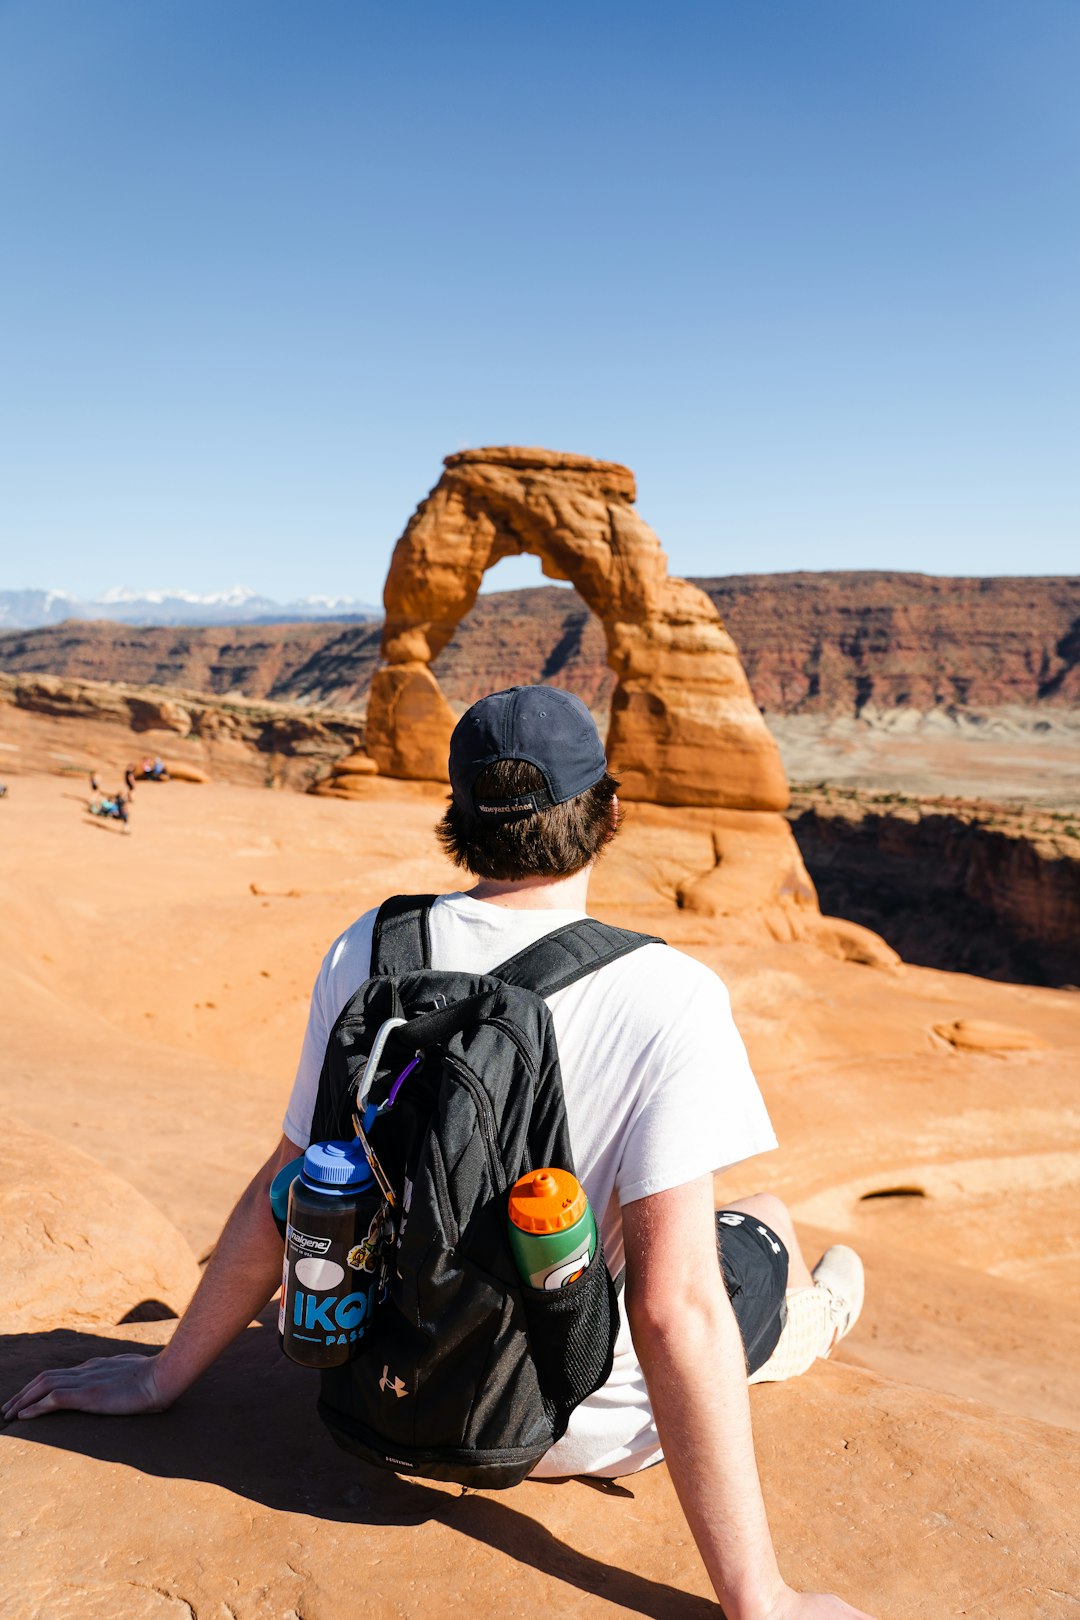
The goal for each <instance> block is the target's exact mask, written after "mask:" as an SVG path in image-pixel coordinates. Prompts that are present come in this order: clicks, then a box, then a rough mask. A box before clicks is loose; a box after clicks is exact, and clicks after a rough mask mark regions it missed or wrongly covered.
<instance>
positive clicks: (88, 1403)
mask: <svg viewBox="0 0 1080 1620" xmlns="http://www.w3.org/2000/svg"><path fill="white" fill-rule="evenodd" d="M157 1359H158V1358H157V1356H140V1355H126V1356H95V1357H94V1358H93V1360H91V1361H83V1362H80V1363H79V1365H78V1366H77V1367H57V1368H54V1369H53V1371H51V1372H43V1373H38V1375H37V1377H36V1378H32V1379H31V1380H30V1382H29V1383H28V1384H27V1385H26V1386H25V1387H24V1388H23V1389H20V1390H19V1393H18V1394H17V1395H13V1396H12V1397H11V1399H10V1400H7V1401H5V1402H4V1405H3V1413H4V1418H5V1420H6V1421H7V1422H11V1421H12V1420H13V1419H15V1418H34V1417H44V1415H45V1413H46V1412H63V1411H69V1412H107V1413H110V1414H111V1415H113V1416H123V1415H125V1414H129V1413H133V1412H163V1411H164V1410H165V1408H166V1407H167V1406H169V1405H170V1400H169V1399H167V1398H166V1397H165V1396H164V1394H163V1393H162V1391H161V1389H160V1388H159V1385H158V1380H157V1377H156V1372H155V1363H156V1362H157Z"/></svg>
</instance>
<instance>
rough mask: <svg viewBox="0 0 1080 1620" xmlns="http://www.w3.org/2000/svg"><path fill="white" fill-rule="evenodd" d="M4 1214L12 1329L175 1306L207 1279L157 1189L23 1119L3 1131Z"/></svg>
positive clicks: (4, 1278) (106, 1320)
mask: <svg viewBox="0 0 1080 1620" xmlns="http://www.w3.org/2000/svg"><path fill="white" fill-rule="evenodd" d="M136 1151H137V1149H136ZM0 1224H2V1228H3V1233H4V1237H3V1245H4V1264H3V1268H2V1269H0V1330H2V1331H3V1332H5V1333H19V1332H28V1333H29V1332H36V1331H38V1330H41V1329H47V1328H52V1327H55V1326H56V1325H57V1324H58V1323H60V1322H63V1323H64V1324H65V1325H66V1326H69V1327H97V1326H105V1327H111V1326H112V1325H113V1324H115V1323H117V1322H121V1321H124V1320H126V1319H128V1318H130V1317H131V1316H132V1314H133V1313H134V1315H135V1318H136V1319H138V1317H139V1316H140V1315H141V1316H145V1317H149V1316H157V1317H164V1316H170V1315H172V1316H176V1315H178V1314H179V1313H180V1312H181V1311H182V1310H183V1308H184V1306H185V1305H186V1304H187V1302H188V1300H189V1299H190V1298H191V1295H192V1294H193V1293H194V1291H195V1286H196V1284H197V1283H198V1280H199V1268H198V1266H197V1265H196V1263H195V1256H194V1255H193V1254H192V1252H191V1248H190V1246H189V1244H188V1243H187V1241H186V1240H185V1239H184V1237H183V1236H182V1235H181V1233H180V1232H178V1231H177V1229H176V1227H175V1226H173V1225H172V1223H171V1222H170V1221H168V1220H167V1219H166V1218H165V1216H164V1215H163V1214H162V1213H161V1211H160V1210H159V1209H158V1208H157V1207H156V1206H155V1205H154V1204H152V1203H151V1202H150V1200H149V1199H147V1198H145V1197H144V1196H143V1195H142V1194H141V1193H139V1192H137V1191H136V1190H135V1188H134V1187H133V1186H131V1184H130V1183H129V1182H127V1181H125V1180H124V1179H123V1178H122V1177H121V1176H118V1175H116V1174H114V1173H113V1172H112V1171H109V1170H106V1169H105V1168H104V1167H103V1166H102V1165H100V1164H98V1163H97V1162H96V1161H95V1160H94V1159H92V1158H90V1157H89V1156H88V1155H87V1154H85V1153H81V1152H80V1151H79V1150H78V1149H77V1148H74V1147H70V1146H67V1145H65V1144H64V1143H62V1142H57V1141H55V1140H54V1139H53V1138H52V1137H50V1136H46V1135H45V1134H44V1133H43V1132H40V1131H34V1130H28V1129H27V1128H26V1127H25V1126H23V1125H20V1124H19V1123H18V1122H17V1121H16V1122H8V1123H6V1124H5V1127H4V1133H3V1137H2V1139H0Z"/></svg>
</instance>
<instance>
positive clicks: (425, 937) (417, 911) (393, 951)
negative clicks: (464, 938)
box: [370, 894, 435, 976]
mask: <svg viewBox="0 0 1080 1620" xmlns="http://www.w3.org/2000/svg"><path fill="white" fill-rule="evenodd" d="M434 899H435V896H434V895H433V894H396V895H393V896H392V897H391V898H390V899H389V900H384V901H383V903H382V905H381V906H380V907H379V915H378V916H377V917H376V918H375V932H374V934H373V935H372V939H371V968H370V974H371V975H372V976H374V975H375V974H383V975H390V974H397V973H417V972H419V971H420V969H421V968H427V967H430V966H431V936H430V933H429V931H428V912H429V911H430V910H431V903H432V901H433V900H434Z"/></svg>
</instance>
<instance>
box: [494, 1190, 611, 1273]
mask: <svg viewBox="0 0 1080 1620" xmlns="http://www.w3.org/2000/svg"><path fill="white" fill-rule="evenodd" d="M509 1213H510V1225H509V1234H510V1248H511V1250H512V1251H513V1256H514V1263H515V1265H516V1266H517V1268H518V1272H519V1273H520V1275H521V1280H522V1282H526V1283H528V1284H529V1285H530V1287H532V1288H565V1287H567V1285H568V1284H569V1283H572V1282H576V1281H577V1279H578V1278H579V1277H580V1276H581V1274H582V1272H583V1271H584V1270H585V1268H586V1266H587V1265H588V1264H589V1261H590V1260H591V1259H592V1257H593V1255H594V1253H595V1252H596V1222H595V1220H594V1219H593V1212H592V1210H591V1208H590V1207H589V1200H588V1199H587V1198H586V1196H585V1189H584V1188H583V1187H582V1185H581V1183H580V1182H579V1181H578V1179H577V1177H576V1176H573V1175H571V1174H570V1172H569V1170H554V1169H546V1170H530V1172H529V1174H528V1175H527V1176H522V1177H521V1179H520V1180H519V1181H516V1182H515V1183H514V1185H513V1187H512V1188H511V1189H510V1205H509Z"/></svg>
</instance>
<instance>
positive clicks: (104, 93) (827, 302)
mask: <svg viewBox="0 0 1080 1620" xmlns="http://www.w3.org/2000/svg"><path fill="white" fill-rule="evenodd" d="M1078 76H1080V6H1078V5H1077V3H1076V0H1024V3H1023V4H1018V3H1016V0H1007V3H999V0H708V3H702V4H695V3H685V0H668V3H667V4H665V5H663V6H661V5H657V4H634V3H633V0H620V3H619V4H615V3H609V0H584V3H582V0H576V3H574V4H569V3H566V0H547V3H546V4H545V5H543V6H527V7H526V6H514V5H507V4H506V0H499V3H498V4H496V3H494V0H491V3H487V0H484V3H480V0H458V3H456V4H452V5H451V4H445V3H442V0H439V3H434V0H413V3H412V4H410V5H385V4H383V5H376V4H374V3H373V0H319V3H318V4H301V3H300V0H290V3H287V4H286V3H284V0H93V3H90V4H88V3H87V0H0V220H2V229H0V237H2V242H0V310H2V316H0V548H2V562H0V587H7V588H12V587H20V586H32V585H47V586H53V587H66V588H69V589H72V590H74V591H76V592H82V593H93V592H95V591H99V590H102V589H104V588H106V587H108V586H110V585H116V584H121V583H123V584H129V585H134V586H141V587H146V586H162V585H181V586H184V587H186V588H189V589H193V590H201V591H208V590H214V589H219V588H224V587H226V586H229V585H232V584H234V583H236V582H243V583H245V584H248V585H250V586H252V587H254V588H256V589H259V590H262V591H266V592H267V593H269V594H271V595H275V596H278V597H290V596H298V595H305V594H308V593H314V592H318V593H334V594H338V593H343V594H350V595H355V596H360V597H364V598H367V599H376V598H377V597H378V595H379V593H380V591H381V586H382V579H383V576H384V573H385V569H386V563H387V560H388V557H389V553H390V548H391V546H392V543H393V541H394V539H395V538H396V537H397V535H398V534H399V533H400V531H401V529H402V527H403V526H404V523H405V521H406V519H407V518H408V516H409V513H410V512H411V510H412V509H413V507H414V506H415V505H416V503H417V502H418V501H419V500H420V498H421V497H422V496H423V494H424V493H425V491H426V490H427V489H428V488H429V487H430V486H431V485H432V484H433V483H434V482H435V480H436V478H437V476H438V474H439V470H440V460H441V457H442V456H443V455H444V454H446V453H447V452H448V451H451V450H454V449H456V448H459V447H462V446H466V445H476V444H485V443H488V444H490V443H495V444H499V443H510V442H517V443H523V444H540V445H548V446H551V447H553V448H557V449H566V450H575V451H582V452H586V453H590V454H595V455H600V456H606V457H611V458H614V459H616V460H620V461H625V462H628V463H629V464H630V465H631V466H632V467H633V468H634V469H635V471H636V472H637V475H638V486H639V508H640V510H641V511H642V513H643V515H644V516H645V517H646V519H647V520H648V521H649V522H651V523H652V524H653V526H654V528H656V530H657V531H658V533H659V534H660V537H661V539H662V540H663V542H664V544H665V547H666V549H667V551H668V554H669V558H670V561H671V567H672V570H673V571H674V572H677V573H683V574H701V573H733V572H740V571H755V570H776V569H785V568H812V569H814V568H844V567H889V568H893V567H902V568H915V569H923V570H926V571H929V572H937V573H981V572H988V573H1002V572H1005V573H1008V572H1027V573H1060V572H1078V571H1080V455H1078V446H1080V408H1078V378H1080V364H1078V362H1080V335H1078V334H1080V326H1078V320H1077V301H1078V288H1080V212H1078V202H1080V197H1078V189H1080V188H1078V172H1080V169H1078V157H1080V150H1078V149H1080V140H1078V131H1080V99H1078V97H1077V92H1076V87H1077V83H1078ZM504 568H505V569H506V570H507V572H505V573H504V571H503V570H499V571H498V573H497V574H495V575H493V576H491V583H492V585H495V584H503V583H507V584H510V583H517V582H518V580H519V579H520V580H521V582H525V581H526V580H527V581H530V582H531V580H532V579H533V577H534V574H533V572H532V569H533V565H532V564H529V565H527V570H526V573H525V574H524V575H520V574H519V575H518V576H516V577H515V576H514V575H513V574H512V573H511V572H510V571H509V570H510V565H504Z"/></svg>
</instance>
